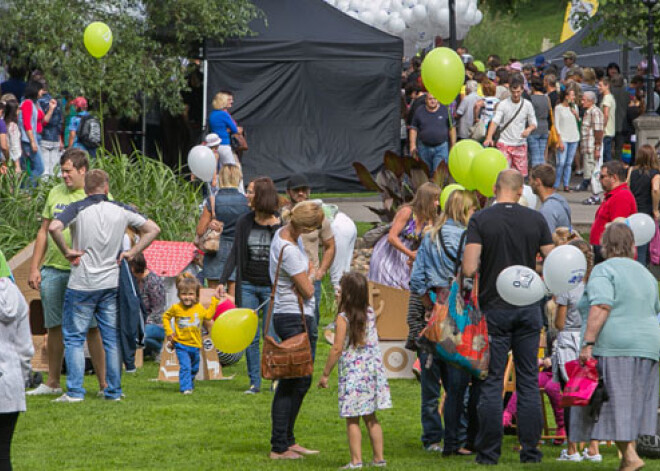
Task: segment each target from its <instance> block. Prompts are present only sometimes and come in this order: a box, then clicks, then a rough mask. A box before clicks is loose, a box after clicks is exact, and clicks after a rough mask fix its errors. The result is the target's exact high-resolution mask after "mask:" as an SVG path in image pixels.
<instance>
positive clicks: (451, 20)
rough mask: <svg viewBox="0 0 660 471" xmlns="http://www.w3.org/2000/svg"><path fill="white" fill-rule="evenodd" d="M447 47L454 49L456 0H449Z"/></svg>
mask: <svg viewBox="0 0 660 471" xmlns="http://www.w3.org/2000/svg"><path fill="white" fill-rule="evenodd" d="M449 47H451V48H452V49H453V50H454V51H455V50H456V0H449ZM461 60H462V58H461Z"/></svg>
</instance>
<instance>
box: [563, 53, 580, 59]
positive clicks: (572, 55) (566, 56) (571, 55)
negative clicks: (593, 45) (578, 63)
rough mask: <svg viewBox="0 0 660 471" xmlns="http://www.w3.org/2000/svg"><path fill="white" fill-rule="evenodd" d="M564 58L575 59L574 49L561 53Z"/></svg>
mask: <svg viewBox="0 0 660 471" xmlns="http://www.w3.org/2000/svg"><path fill="white" fill-rule="evenodd" d="M563 57H564V59H573V60H575V59H577V54H576V53H575V51H566V52H565V53H564V55H563Z"/></svg>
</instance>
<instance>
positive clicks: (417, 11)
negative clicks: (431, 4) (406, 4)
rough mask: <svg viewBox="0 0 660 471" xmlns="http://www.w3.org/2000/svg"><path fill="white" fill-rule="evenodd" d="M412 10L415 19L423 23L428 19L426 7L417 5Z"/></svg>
mask: <svg viewBox="0 0 660 471" xmlns="http://www.w3.org/2000/svg"><path fill="white" fill-rule="evenodd" d="M412 10H413V16H414V17H415V19H417V20H420V21H421V20H423V19H424V18H426V7H425V6H424V5H415V6H414V7H413V9H412Z"/></svg>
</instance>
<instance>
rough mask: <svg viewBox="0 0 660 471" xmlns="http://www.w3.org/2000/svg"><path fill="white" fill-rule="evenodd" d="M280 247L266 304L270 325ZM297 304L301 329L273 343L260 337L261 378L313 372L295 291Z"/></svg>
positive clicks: (272, 339)
mask: <svg viewBox="0 0 660 471" xmlns="http://www.w3.org/2000/svg"><path fill="white" fill-rule="evenodd" d="M287 247H288V245H285V246H284V247H282V250H281V251H280V257H279V260H278V261H277V270H276V272H275V282H274V283H273V289H272V290H271V292H270V304H269V306H268V314H267V316H266V325H267V326H269V325H270V319H271V316H272V314H273V306H274V305H275V290H276V289H277V282H278V281H279V278H280V268H281V266H282V257H283V256H284V249H286V248H287ZM298 306H299V307H300V318H301V321H302V325H303V329H304V331H303V332H301V333H299V334H298V335H294V336H293V337H289V338H288V339H286V340H283V341H282V342H280V343H277V342H276V341H275V339H274V338H273V337H271V336H270V335H266V336H265V338H264V348H263V351H262V353H261V376H262V377H263V378H264V379H271V380H272V379H288V378H302V377H303V376H311V375H312V373H313V372H314V363H313V360H312V346H311V344H310V342H309V333H308V332H307V323H306V322H305V311H304V309H303V301H302V297H301V296H300V294H298Z"/></svg>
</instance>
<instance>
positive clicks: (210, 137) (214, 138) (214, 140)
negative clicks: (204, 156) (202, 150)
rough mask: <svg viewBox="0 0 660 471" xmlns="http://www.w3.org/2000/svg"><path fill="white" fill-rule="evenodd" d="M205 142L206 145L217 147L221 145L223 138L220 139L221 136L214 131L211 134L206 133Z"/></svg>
mask: <svg viewBox="0 0 660 471" xmlns="http://www.w3.org/2000/svg"><path fill="white" fill-rule="evenodd" d="M204 142H205V143H206V144H205V145H206V147H215V146H219V145H220V143H221V142H222V139H220V136H218V135H217V134H216V133H214V132H212V133H211V134H207V135H206V137H205V138H204Z"/></svg>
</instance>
